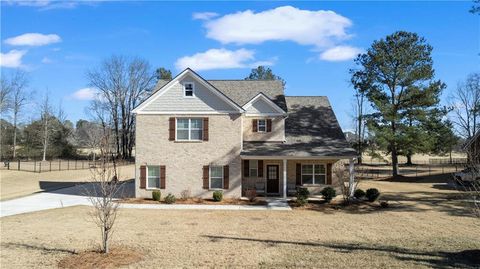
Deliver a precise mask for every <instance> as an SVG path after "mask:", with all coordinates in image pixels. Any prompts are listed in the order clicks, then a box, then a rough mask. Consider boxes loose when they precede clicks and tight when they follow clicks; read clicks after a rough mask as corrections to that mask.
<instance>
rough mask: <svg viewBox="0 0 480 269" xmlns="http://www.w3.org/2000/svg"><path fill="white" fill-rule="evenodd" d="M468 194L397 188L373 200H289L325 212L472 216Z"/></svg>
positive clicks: (311, 209)
mask: <svg viewBox="0 0 480 269" xmlns="http://www.w3.org/2000/svg"><path fill="white" fill-rule="evenodd" d="M465 199H468V196H467V195H466V194H464V193H453V192H428V191H425V192H422V191H417V192H398V193H392V192H388V193H382V195H381V196H380V198H379V200H378V201H376V202H367V201H365V200H363V201H353V202H351V203H349V204H348V205H345V204H343V203H332V204H328V203H325V202H324V201H309V202H308V204H307V205H305V206H303V207H299V206H298V205H296V203H295V201H290V202H289V204H290V206H291V207H292V208H294V209H297V210H310V211H317V212H322V213H325V214H335V213H337V212H343V213H348V214H370V213H379V212H417V213H422V212H431V211H436V212H442V213H446V214H448V215H451V216H461V217H473V216H472V212H471V208H469V207H468V206H466V205H465ZM381 201H387V202H388V207H386V208H382V207H381V206H380V202H381Z"/></svg>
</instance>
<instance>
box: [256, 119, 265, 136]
mask: <svg viewBox="0 0 480 269" xmlns="http://www.w3.org/2000/svg"><path fill="white" fill-rule="evenodd" d="M257 130H258V132H260V133H265V132H266V131H267V120H265V119H261V120H258V128H257Z"/></svg>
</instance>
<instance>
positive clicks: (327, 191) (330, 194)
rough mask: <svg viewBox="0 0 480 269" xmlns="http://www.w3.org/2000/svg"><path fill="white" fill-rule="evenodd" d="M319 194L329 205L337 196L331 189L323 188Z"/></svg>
mask: <svg viewBox="0 0 480 269" xmlns="http://www.w3.org/2000/svg"><path fill="white" fill-rule="evenodd" d="M320 193H321V194H322V195H323V199H325V201H326V202H327V203H330V201H332V199H333V198H335V196H337V192H336V191H335V189H334V188H332V187H325V188H323V190H322V191H321V192H320Z"/></svg>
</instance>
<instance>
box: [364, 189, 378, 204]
mask: <svg viewBox="0 0 480 269" xmlns="http://www.w3.org/2000/svg"><path fill="white" fill-rule="evenodd" d="M365 196H366V197H367V199H368V201H370V202H375V200H377V198H378V196H380V192H379V191H378V190H377V189H375V188H371V189H368V190H367V192H366V194H365Z"/></svg>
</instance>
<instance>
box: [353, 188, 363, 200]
mask: <svg viewBox="0 0 480 269" xmlns="http://www.w3.org/2000/svg"><path fill="white" fill-rule="evenodd" d="M353 196H355V198H357V199H362V198H363V197H365V191H363V190H362V189H356V190H355V192H354V193H353Z"/></svg>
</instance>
